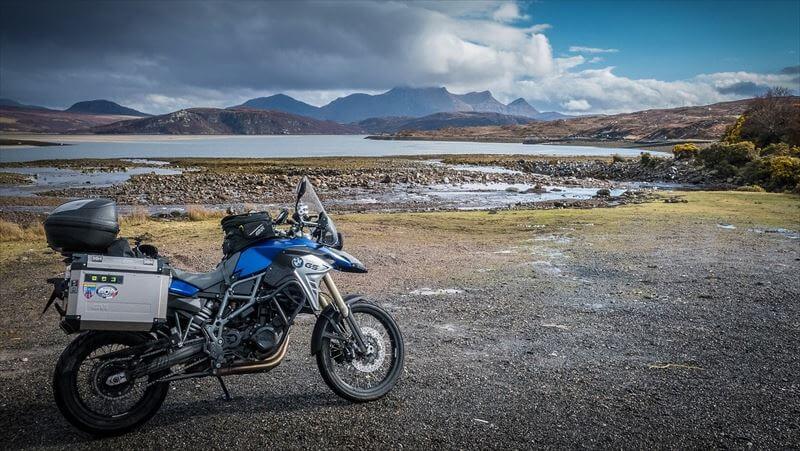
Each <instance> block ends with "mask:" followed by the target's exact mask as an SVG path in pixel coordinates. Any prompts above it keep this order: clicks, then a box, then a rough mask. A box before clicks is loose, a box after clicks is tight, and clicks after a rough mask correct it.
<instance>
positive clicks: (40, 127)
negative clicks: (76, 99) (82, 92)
mask: <svg viewBox="0 0 800 451" xmlns="http://www.w3.org/2000/svg"><path fill="white" fill-rule="evenodd" d="M130 118H131V116H118V115H113V114H112V115H98V114H82V113H68V112H66V111H58V110H48V109H45V108H18V107H13V106H0V132H6V133H73V132H76V131H78V130H86V129H87V128H90V127H94V126H97V125H103V124H110V123H112V122H118V121H121V120H125V119H130Z"/></svg>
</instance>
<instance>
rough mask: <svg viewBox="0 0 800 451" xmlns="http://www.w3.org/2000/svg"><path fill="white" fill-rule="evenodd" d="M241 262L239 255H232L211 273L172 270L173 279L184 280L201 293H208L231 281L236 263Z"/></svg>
mask: <svg viewBox="0 0 800 451" xmlns="http://www.w3.org/2000/svg"><path fill="white" fill-rule="evenodd" d="M238 260H239V253H238V252H237V253H235V254H233V255H231V256H230V257H229V258H227V259H225V260H223V261H222V262H221V263H220V264H219V265H217V267H216V268H214V270H213V271H210V272H199V273H197V272H188V271H183V270H180V269H177V268H172V277H173V278H175V279H179V280H182V281H184V282H186V283H188V284H190V285H193V286H195V287H197V288H199V289H200V290H201V291H208V290H209V288H212V287H214V288H219V286H220V285H221V282H223V281H225V280H226V279H227V280H228V281H230V280H231V276H232V275H233V271H234V269H236V263H237V261H238Z"/></svg>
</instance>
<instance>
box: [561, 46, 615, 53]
mask: <svg viewBox="0 0 800 451" xmlns="http://www.w3.org/2000/svg"><path fill="white" fill-rule="evenodd" d="M569 51H570V52H572V53H617V52H619V50H618V49H601V48H597V47H583V46H580V45H573V46H571V47H570V48H569Z"/></svg>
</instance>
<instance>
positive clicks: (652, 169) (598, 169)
mask: <svg viewBox="0 0 800 451" xmlns="http://www.w3.org/2000/svg"><path fill="white" fill-rule="evenodd" d="M452 161H458V158H457V157H456V158H453V159H452ZM482 164H488V165H494V166H501V167H504V168H507V169H511V170H516V171H520V172H524V173H532V174H541V175H548V176H551V177H575V178H579V179H583V178H592V179H598V180H614V181H641V182H669V183H683V184H693V185H704V186H720V185H724V184H726V183H730V181H728V180H727V179H725V178H724V177H720V176H719V175H718V174H717V173H716V171H712V170H708V169H706V168H704V167H702V166H698V165H696V164H693V163H692V162H691V161H689V160H675V159H672V158H661V157H657V156H651V157H650V158H649V159H647V160H645V161H644V162H643V161H642V160H640V159H624V160H620V161H604V160H575V159H572V160H559V159H527V158H513V159H511V158H498V159H491V158H487V159H485V160H483V161H482Z"/></svg>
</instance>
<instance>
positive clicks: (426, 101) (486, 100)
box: [238, 87, 567, 123]
mask: <svg viewBox="0 0 800 451" xmlns="http://www.w3.org/2000/svg"><path fill="white" fill-rule="evenodd" d="M238 106H242V107H248V108H257V109H260V110H274V111H283V112H286V113H292V114H299V115H301V116H309V117H313V118H316V119H325V120H332V121H336V122H340V123H354V122H359V121H363V120H365V119H371V118H382V117H422V116H427V115H430V114H434V113H461V112H480V113H497V114H504V115H509V116H523V117H527V118H531V119H538V118H539V117H540V116H542V115H547V116H548V118H550V119H552V118H554V116H553V115H554V114H555V115H558V117H567V116H564V115H560V114H558V113H540V112H539V111H537V110H536V108H534V107H532V106H531V105H530V104H529V103H528V102H527V101H526V100H525V99H523V98H519V99H517V100H514V101H513V102H511V103H509V104H508V105H506V104H503V103H502V102H500V101H499V100H497V99H495V98H494V96H493V95H492V93H491V92H489V91H481V92H469V93H467V94H453V93H451V92H450V91H448V90H447V88H444V87H440V88H408V87H398V88H393V89H390V90H389V91H386V92H384V93H382V94H376V95H371V94H364V93H356V94H350V95H348V96H345V97H339V98H338V99H336V100H334V101H332V102H330V103H328V104H327V105H324V106H321V107H317V106H314V105H310V104H308V103H305V102H301V101H299V100H297V99H294V98H292V97H289V96H287V95H285V94H276V95H273V96H270V97H258V98H255V99H250V100H248V101H246V102H244V103H243V104H241V105H238Z"/></svg>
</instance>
